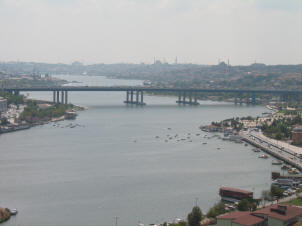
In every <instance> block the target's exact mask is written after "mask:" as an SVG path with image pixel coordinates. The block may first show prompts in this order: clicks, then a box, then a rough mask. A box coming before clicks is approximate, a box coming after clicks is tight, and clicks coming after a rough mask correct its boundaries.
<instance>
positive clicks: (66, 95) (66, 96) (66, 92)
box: [65, 90, 68, 104]
mask: <svg viewBox="0 0 302 226" xmlns="http://www.w3.org/2000/svg"><path fill="white" fill-rule="evenodd" d="M65 104H68V91H67V90H65Z"/></svg>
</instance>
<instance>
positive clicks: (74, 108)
mask: <svg viewBox="0 0 302 226" xmlns="http://www.w3.org/2000/svg"><path fill="white" fill-rule="evenodd" d="M27 100H32V101H36V102H37V103H39V104H53V102H51V101H44V100H35V99H27ZM87 109H88V108H87V107H82V106H78V105H73V104H72V109H71V111H72V113H73V115H74V116H73V118H68V117H67V111H66V112H65V114H64V115H62V116H60V117H52V118H50V119H47V120H45V119H39V120H38V121H37V122H32V123H30V122H25V123H20V124H15V125H14V124H12V125H10V126H4V127H2V128H0V135H1V134H6V133H12V132H17V131H21V130H27V129H30V128H32V127H35V126H40V125H45V124H49V123H53V122H59V121H64V120H70V119H75V117H76V116H77V113H76V112H78V111H84V110H87Z"/></svg>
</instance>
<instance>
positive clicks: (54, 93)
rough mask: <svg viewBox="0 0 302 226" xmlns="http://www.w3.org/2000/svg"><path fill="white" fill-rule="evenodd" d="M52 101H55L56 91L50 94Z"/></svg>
mask: <svg viewBox="0 0 302 226" xmlns="http://www.w3.org/2000/svg"><path fill="white" fill-rule="evenodd" d="M52 102H53V103H56V91H53V94H52Z"/></svg>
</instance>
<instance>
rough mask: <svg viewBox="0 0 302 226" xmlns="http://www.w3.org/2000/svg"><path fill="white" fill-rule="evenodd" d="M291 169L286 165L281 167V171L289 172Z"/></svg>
mask: <svg viewBox="0 0 302 226" xmlns="http://www.w3.org/2000/svg"><path fill="white" fill-rule="evenodd" d="M289 168H290V167H289V166H288V165H285V164H284V165H282V166H281V169H283V170H287V169H289Z"/></svg>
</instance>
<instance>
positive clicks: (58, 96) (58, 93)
mask: <svg viewBox="0 0 302 226" xmlns="http://www.w3.org/2000/svg"><path fill="white" fill-rule="evenodd" d="M56 102H57V103H60V91H57V101H56Z"/></svg>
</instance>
